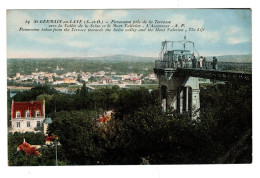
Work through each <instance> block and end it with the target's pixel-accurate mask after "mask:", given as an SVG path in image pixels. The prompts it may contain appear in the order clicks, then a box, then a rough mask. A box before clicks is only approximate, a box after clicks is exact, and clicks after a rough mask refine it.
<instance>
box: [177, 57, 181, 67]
mask: <svg viewBox="0 0 260 178" xmlns="http://www.w3.org/2000/svg"><path fill="white" fill-rule="evenodd" d="M178 62H179V64H180V63H181V56H180V55H179V56H178ZM176 67H178V65H177V66H176Z"/></svg>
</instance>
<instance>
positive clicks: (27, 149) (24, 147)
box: [17, 142, 39, 156]
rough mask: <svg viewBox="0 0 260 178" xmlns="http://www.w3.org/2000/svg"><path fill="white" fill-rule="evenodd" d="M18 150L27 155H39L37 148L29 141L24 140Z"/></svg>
mask: <svg viewBox="0 0 260 178" xmlns="http://www.w3.org/2000/svg"><path fill="white" fill-rule="evenodd" d="M17 150H19V151H22V152H24V153H25V155H26V156H29V155H39V152H38V151H37V148H35V147H32V146H31V145H30V144H29V143H27V142H23V143H22V144H21V145H19V146H18V147H17Z"/></svg>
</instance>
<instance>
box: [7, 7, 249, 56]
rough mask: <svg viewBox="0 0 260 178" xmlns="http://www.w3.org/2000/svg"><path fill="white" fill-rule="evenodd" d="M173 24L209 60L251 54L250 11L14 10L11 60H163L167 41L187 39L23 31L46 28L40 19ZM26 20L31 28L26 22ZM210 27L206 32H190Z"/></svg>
mask: <svg viewBox="0 0 260 178" xmlns="http://www.w3.org/2000/svg"><path fill="white" fill-rule="evenodd" d="M59 19H60V20H63V21H64V20H86V19H89V20H91V21H92V20H103V21H106V22H111V20H116V21H133V20H140V21H143V20H147V21H149V20H153V21H155V20H159V21H171V22H172V24H185V30H187V32H186V38H187V40H191V41H193V42H195V48H196V50H197V51H198V52H199V54H200V55H203V56H213V55H214V56H221V55H236V54H251V51H252V23H251V10H249V9H149V10H148V9H146V10H142V9H135V10H133V9H132V10H127V9H122V10H8V11H7V58H52V57H55V58H59V57H94V56H108V55H118V54H120V55H121V54H125V55H134V56H146V57H158V56H159V53H160V50H161V42H162V41H164V40H170V41H178V40H183V38H184V35H185V32H183V31H182V32H178V31H177V32H176V31H174V32H172V31H166V32H148V31H146V32H113V31H111V32H71V31H70V32H65V31H63V32H43V31H33V32H28V31H19V29H20V28H21V27H22V28H40V29H41V28H42V27H46V26H43V25H46V24H40V23H32V22H33V21H34V20H38V21H40V20H59ZM26 20H29V21H30V24H27V23H25V21H26ZM191 27H193V28H195V29H197V28H204V29H205V30H204V31H203V32H200V31H189V28H191Z"/></svg>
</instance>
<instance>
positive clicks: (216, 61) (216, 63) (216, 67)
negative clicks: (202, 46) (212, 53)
mask: <svg viewBox="0 0 260 178" xmlns="http://www.w3.org/2000/svg"><path fill="white" fill-rule="evenodd" d="M215 70H218V60H217V58H216V57H215Z"/></svg>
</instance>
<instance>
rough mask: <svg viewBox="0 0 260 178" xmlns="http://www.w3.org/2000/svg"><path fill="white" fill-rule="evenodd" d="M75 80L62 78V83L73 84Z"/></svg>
mask: <svg viewBox="0 0 260 178" xmlns="http://www.w3.org/2000/svg"><path fill="white" fill-rule="evenodd" d="M75 82H76V81H75V79H74V78H72V77H68V78H64V83H69V84H70V83H75Z"/></svg>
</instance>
